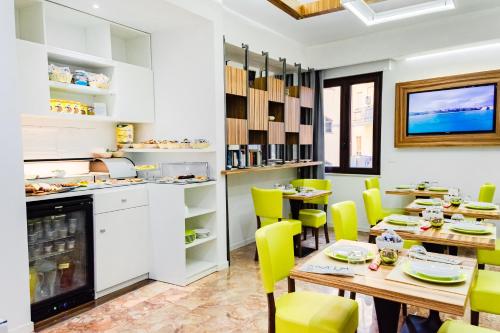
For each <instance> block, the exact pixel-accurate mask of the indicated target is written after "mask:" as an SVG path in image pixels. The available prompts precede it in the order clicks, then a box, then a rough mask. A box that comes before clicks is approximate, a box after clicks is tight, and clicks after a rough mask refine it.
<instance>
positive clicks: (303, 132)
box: [299, 125, 313, 145]
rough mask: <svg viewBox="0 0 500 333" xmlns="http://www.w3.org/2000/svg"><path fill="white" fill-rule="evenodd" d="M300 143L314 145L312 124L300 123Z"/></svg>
mask: <svg viewBox="0 0 500 333" xmlns="http://www.w3.org/2000/svg"><path fill="white" fill-rule="evenodd" d="M299 143H300V144H301V145H312V144H313V126H312V125H300V132H299Z"/></svg>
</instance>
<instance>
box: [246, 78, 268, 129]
mask: <svg viewBox="0 0 500 333" xmlns="http://www.w3.org/2000/svg"><path fill="white" fill-rule="evenodd" d="M268 96H269V94H268V92H267V91H263V90H259V89H253V88H250V91H249V97H248V98H249V107H248V129H249V130H256V131H267V129H268V122H269V121H268V115H269V104H268V101H269V97H268Z"/></svg>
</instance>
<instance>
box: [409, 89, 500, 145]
mask: <svg viewBox="0 0 500 333" xmlns="http://www.w3.org/2000/svg"><path fill="white" fill-rule="evenodd" d="M495 95H496V85H495V84H491V85H484V86H473V87H464V88H454V89H446V90H436V91H426V92H418V93H411V94H409V96H408V129H407V130H408V135H422V134H448V133H477V132H493V131H494V130H495V98H496V96H495Z"/></svg>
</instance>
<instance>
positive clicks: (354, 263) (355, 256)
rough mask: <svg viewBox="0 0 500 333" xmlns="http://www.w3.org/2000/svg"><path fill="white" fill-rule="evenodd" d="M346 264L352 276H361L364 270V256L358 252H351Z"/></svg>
mask: <svg viewBox="0 0 500 333" xmlns="http://www.w3.org/2000/svg"><path fill="white" fill-rule="evenodd" d="M347 263H348V265H349V268H350V269H351V270H352V271H353V273H354V274H358V275H362V273H363V272H364V269H365V267H364V265H365V263H366V256H365V254H364V253H363V252H361V251H359V250H353V251H351V252H349V254H348V255H347Z"/></svg>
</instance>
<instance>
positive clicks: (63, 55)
mask: <svg viewBox="0 0 500 333" xmlns="http://www.w3.org/2000/svg"><path fill="white" fill-rule="evenodd" d="M47 55H48V57H49V63H50V62H51V61H55V62H59V63H61V64H65V65H74V66H86V67H94V68H103V67H113V66H114V62H113V61H112V60H111V59H105V58H100V57H96V56H93V55H90V54H85V53H80V52H76V51H71V50H66V49H61V48H58V47H54V46H47Z"/></svg>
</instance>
